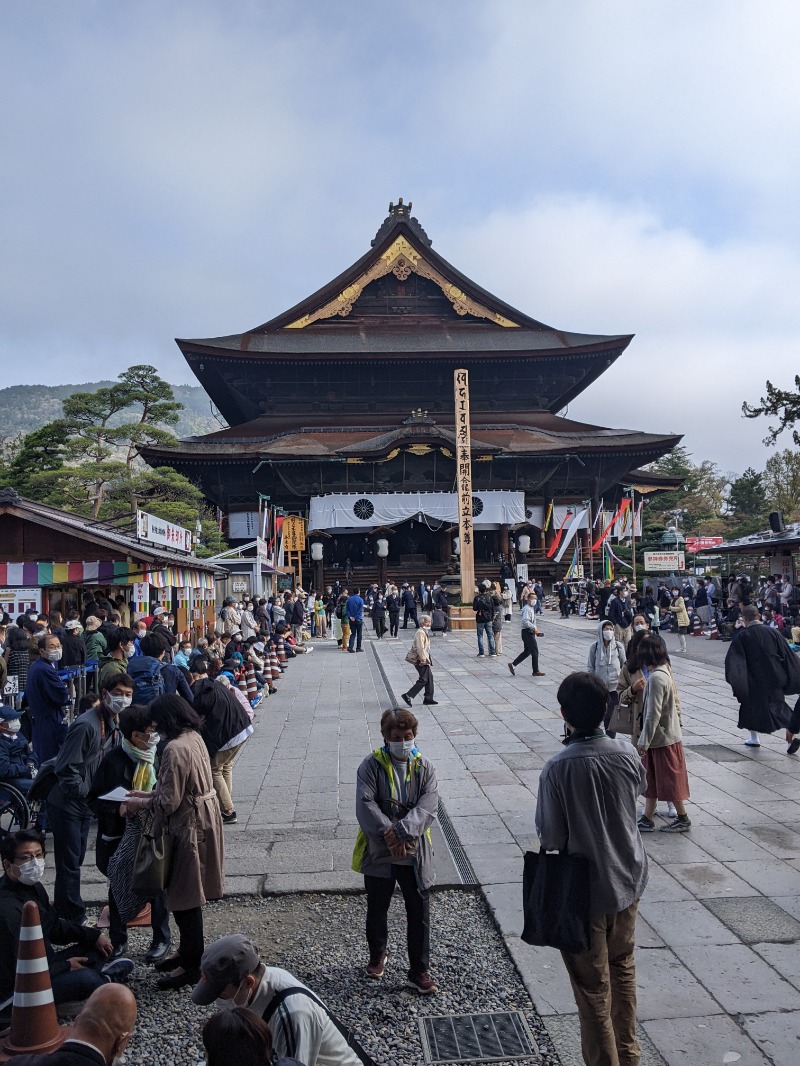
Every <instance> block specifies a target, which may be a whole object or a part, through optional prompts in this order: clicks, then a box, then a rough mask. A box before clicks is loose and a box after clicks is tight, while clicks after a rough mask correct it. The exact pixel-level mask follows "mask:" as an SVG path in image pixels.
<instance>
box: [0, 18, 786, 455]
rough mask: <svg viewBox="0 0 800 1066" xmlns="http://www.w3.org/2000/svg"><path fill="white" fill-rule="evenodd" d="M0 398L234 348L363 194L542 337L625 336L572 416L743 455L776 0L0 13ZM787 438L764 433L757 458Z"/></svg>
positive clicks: (771, 188) (779, 120) (353, 240)
mask: <svg viewBox="0 0 800 1066" xmlns="http://www.w3.org/2000/svg"><path fill="white" fill-rule="evenodd" d="M2 12H3V23H4V26H3V34H2V38H0V88H1V89H2V98H3V101H4V106H3V108H2V111H1V112H0V130H1V132H2V146H3V147H2V154H1V155H0V168H1V169H0V173H1V174H2V190H3V192H2V196H0V233H2V240H1V241H0V306H1V308H2V313H1V314H0V368H2V373H1V374H0V386H2V385H11V384H25V383H29V384H33V383H39V382H46V383H50V384H64V383H77V382H84V381H90V380H96V379H97V378H98V377H101V376H105V377H109V376H114V375H116V374H118V373H119V372H120V371H122V370H124V369H125V368H126V367H127V366H129V365H130V364H131V363H134V362H139V363H141V362H148V363H153V364H155V365H157V366H158V367H159V368H160V370H161V372H162V374H163V375H164V376H165V377H167V378H168V379H169V380H171V381H173V382H184V381H189V380H191V378H190V375H189V374H188V371H187V368H186V367H185V364H184V363H183V360H182V358H181V356H180V353H179V352H178V349H177V348H176V347H175V345H174V343H173V339H172V338H174V337H176V336H184V337H201V336H214V335H218V334H224V333H230V332H239V331H241V330H243V329H245V328H248V327H251V326H254V325H256V324H258V323H259V322H263V321H265V320H266V319H268V318H270V317H272V316H273V315H274V314H277V313H278V312H280V311H282V310H284V309H285V308H286V307H288V306H290V305H291V304H293V303H295V302H296V301H297V300H298V299H300V298H302V297H303V296H306V295H307V294H308V293H310V292H311V291H313V290H314V289H315V288H317V287H318V286H319V285H320V284H322V283H323V282H325V281H327V280H329V279H330V277H332V276H333V275H334V274H336V273H338V272H339V271H340V270H341V269H343V268H344V267H346V266H348V265H349V264H350V263H351V262H352V261H353V260H354V259H356V258H357V257H358V256H359V255H361V254H362V253H363V252H364V251H365V250H366V249H367V247H368V246H369V241H370V240H371V238H372V237H373V235H374V233H375V230H376V229H377V228H378V226H379V224H380V222H381V221H382V219H383V218H384V216H385V214H386V206H387V204H388V201H389V200H390V199H395V200H396V199H397V197H398V196H403V197H405V198H406V199H412V200H413V202H414V213H415V214H416V215H417V216H418V217H419V219H420V221H421V222H422V224H423V225H424V226H425V228H426V230H427V231H428V234H429V235H430V236H431V238H432V239H433V241H434V245H435V247H436V248H437V250H438V251H439V252H440V253H441V254H443V255H444V256H445V257H446V258H448V259H450V260H451V261H452V262H454V263H456V264H457V265H458V266H459V267H460V268H461V269H462V270H464V271H465V272H466V273H467V274H469V275H471V276H472V277H474V278H475V280H476V281H478V282H479V283H481V284H482V285H484V286H485V287H486V288H488V289H490V290H492V291H494V292H496V293H497V294H498V295H500V296H502V297H503V298H505V299H506V300H508V301H509V302H510V303H512V304H515V305H517V306H518V307H520V308H521V309H523V310H525V311H526V312H528V313H529V314H531V315H533V316H534V317H536V318H538V319H540V320H542V321H544V322H547V323H549V324H551V325H554V326H557V327H559V328H562V329H566V330H574V331H585V332H600V333H602V332H606V333H627V332H633V333H636V338H635V340H634V342H633V344H632V345H631V346H630V348H629V349H628V351H627V352H626V354H625V355H624V356H623V357H622V359H620V360H619V361H618V362H617V364H616V365H615V366H614V367H613V368H612V369H611V370H610V371H609V372H608V373H607V374H606V375H605V376H604V378H602V379H601V380H600V381H598V382H597V383H596V384H595V385H593V386H592V387H591V388H590V389H589V391H588V393H587V394H585V395H584V396H583V397H581V398H579V399H578V400H577V401H575V402H574V403H573V404H572V406H571V408H570V411H569V413H570V415H571V416H574V417H579V418H582V419H585V420H594V421H597V422H598V423H600V424H606V425H617V426H629V427H635V428H642V429H648V430H651V431H677V432H683V433H685V435H686V441H685V442H686V444H687V445H688V447H689V449H690V451H691V452H692V453H693V455H694V457H695V459H696V460H697V461H700V460H701V459H705V458H709V459H713V460H714V461H716V462H717V463H719V464H720V466H721V467H722V469H723V470H726V471H728V470H729V471H739V472H740V471H741V470H743V469H744V468H745V467H746V466H747V465H749V464H751V465H755V466H757V467H761V466H763V464H764V462H765V461H766V458H767V457H768V454H769V453H768V452H767V451H766V449H765V448H764V447H763V446H762V444H761V439H762V437H763V436H764V435H765V433H766V429H767V427H766V425H765V424H762V422H760V421H759V422H755V423H753V422H748V421H745V420H743V419H742V418H741V415H740V406H741V402H742V400H743V399H749V400H755V399H757V398H758V397H759V396H760V395H761V393H762V391H763V385H764V381H765V380H766V378H767V377H770V378H771V379H772V380H774V381H775V382H776V383H777V382H780V383H782V384H783V385H785V386H787V387H788V386H789V385H790V383H791V381H792V379H793V375H794V374H795V373H796V372H797V370H798V369H800V368H798V362H800V360H798V347H800V300H798V292H800V250H799V249H800V242H799V241H798V237H800V214H799V213H798V206H797V204H798V189H800V173H798V171H800V153H798V144H800V129H799V128H798V127H799V126H800V110H798V104H797V102H798V99H800V65H798V63H797V57H796V44H797V41H798V40H800V5H798V4H797V3H796V2H795V0H752V2H747V0H704V2H703V3H701V4H698V3H697V2H696V0H629V2H628V0H569V2H567V3H565V2H563V0H520V2H516V0H487V2H484V0H424V2H417V0H406V2H405V3H403V4H402V5H398V4H389V3H386V2H384V0H351V2H348V0H344V2H341V3H337V4H333V3H330V2H328V0H306V2H305V3H302V4H301V3H299V2H288V0H286V2H277V0H260V2H256V0H170V3H169V4H164V3H163V2H161V0H153V2H149V0H131V2H130V3H125V4H111V3H108V2H107V0H70V2H69V3H60V4H54V3H52V2H51V0H47V2H45V0H6V2H5V3H4V4H3V6H2ZM789 443H790V441H789V440H788V439H787V440H786V444H785V446H788V445H789Z"/></svg>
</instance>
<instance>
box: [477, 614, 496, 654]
mask: <svg viewBox="0 0 800 1066" xmlns="http://www.w3.org/2000/svg"><path fill="white" fill-rule="evenodd" d="M476 625H477V629H478V655H483V634H484V633H485V634H486V636H487V637H488V638H489V654H490V655H494V653H495V650H494V633H493V632H492V623H491V622H477V623H476Z"/></svg>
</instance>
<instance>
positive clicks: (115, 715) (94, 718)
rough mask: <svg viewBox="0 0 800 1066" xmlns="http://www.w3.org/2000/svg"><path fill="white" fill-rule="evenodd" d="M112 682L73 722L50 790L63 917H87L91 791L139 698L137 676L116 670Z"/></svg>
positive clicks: (57, 899)
mask: <svg viewBox="0 0 800 1066" xmlns="http://www.w3.org/2000/svg"><path fill="white" fill-rule="evenodd" d="M107 685H108V687H107V688H105V689H103V690H102V692H101V697H102V698H101V702H100V703H99V704H98V706H97V707H95V708H93V709H92V710H91V711H86V712H85V713H84V714H82V715H81V716H80V717H79V718H76V719H75V721H74V722H73V723H72V725H71V726H70V730H69V732H68V733H67V738H66V740H65V741H64V746H63V747H62V749H61V751H60V752H59V755H58V759H57V760H56V765H55V772H56V776H57V778H58V780H57V781H56V783H55V784H54V785H53V787H52V788H51V790H50V792H49V793H48V796H47V824H48V826H50V828H51V829H52V830H53V850H54V852H55V860H56V883H55V887H54V889H53V905H54V906H55V908H56V910H57V911H58V914H59V916H60V917H61V918H65V919H66V920H67V921H71V922H78V923H82V922H83V921H84V920H85V918H86V904H85V903H84V902H83V897H82V896H81V867H82V866H83V860H84V859H85V857H86V845H87V842H88V839H89V826H90V823H91V820H92V811H91V808H90V807H89V802H88V797H89V792H90V790H91V787H92V782H93V781H94V776H95V774H96V773H97V771H98V769H99V768H100V763H101V762H102V759H103V756H104V755H106V754H107V753H108V752H109V751H111V749H112V748H114V747H116V745H117V744H118V743H119V740H120V736H119V730H118V723H119V715H120V713H121V712H122V711H123V710H125V708H126V707H130V705H131V702H132V700H133V678H132V677H129V676H128V674H114V675H113V676H112V677H111V679H110V680H109V681H108V682H107Z"/></svg>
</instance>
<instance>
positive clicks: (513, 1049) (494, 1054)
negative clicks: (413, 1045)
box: [419, 1011, 535, 1066]
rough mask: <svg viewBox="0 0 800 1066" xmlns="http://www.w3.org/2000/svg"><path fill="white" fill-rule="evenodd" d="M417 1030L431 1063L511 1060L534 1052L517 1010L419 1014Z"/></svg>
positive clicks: (443, 1065) (529, 1055)
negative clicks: (483, 1012)
mask: <svg viewBox="0 0 800 1066" xmlns="http://www.w3.org/2000/svg"><path fill="white" fill-rule="evenodd" d="M419 1030H420V1036H421V1037H422V1049H423V1051H424V1053H425V1061H426V1062H427V1063H430V1064H431V1066H445V1064H447V1066H450V1064H452V1063H459V1062H513V1061H514V1060H515V1059H528V1058H531V1056H532V1055H534V1054H535V1052H534V1048H535V1044H534V1041H533V1034H532V1033H531V1031H530V1029H529V1028H528V1023H527V1022H526V1021H525V1017H524V1015H523V1014H522V1013H521V1012H520V1011H505V1012H499V1013H496V1014H449V1015H448V1014H445V1015H439V1016H437V1017H432V1018H420V1020H419Z"/></svg>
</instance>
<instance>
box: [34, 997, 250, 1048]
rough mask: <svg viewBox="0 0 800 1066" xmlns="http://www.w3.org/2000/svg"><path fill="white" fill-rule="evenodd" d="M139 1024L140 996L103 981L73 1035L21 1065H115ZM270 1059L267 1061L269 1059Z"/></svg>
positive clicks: (76, 1022)
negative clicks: (52, 1048) (138, 1000)
mask: <svg viewBox="0 0 800 1066" xmlns="http://www.w3.org/2000/svg"><path fill="white" fill-rule="evenodd" d="M135 1024H136V997H135V996H134V994H133V993H132V992H131V990H130V989H129V988H125V986H124V985H111V984H103V985H101V986H100V987H99V988H97V989H95V991H94V992H92V994H91V996H89V998H88V999H87V1000H86V1003H85V1004H84V1005H83V1009H82V1010H81V1012H80V1014H79V1015H78V1017H77V1018H76V1019H75V1021H74V1023H73V1025H72V1031H71V1035H70V1038H69V1039H68V1040H65V1041H64V1043H63V1044H62V1045H61V1047H60V1048H57V1049H56V1050H55V1051H51V1052H45V1053H44V1054H41V1055H18V1056H16V1057H15V1061H16V1062H17V1063H18V1066H111V1064H112V1063H114V1062H123V1061H124V1056H123V1052H124V1050H125V1048H126V1047H127V1046H128V1041H129V1040H130V1038H131V1034H132V1033H133V1028H134V1026H135ZM265 1061H266V1060H265Z"/></svg>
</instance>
